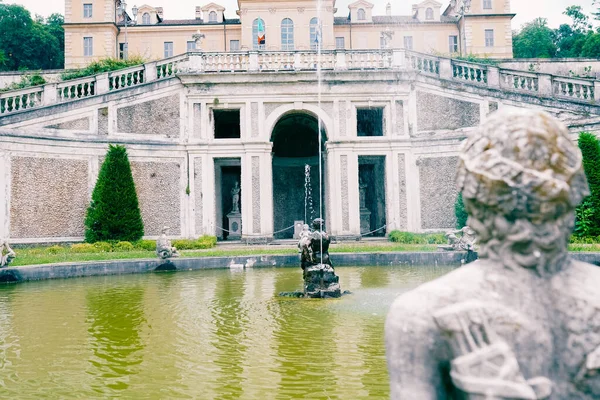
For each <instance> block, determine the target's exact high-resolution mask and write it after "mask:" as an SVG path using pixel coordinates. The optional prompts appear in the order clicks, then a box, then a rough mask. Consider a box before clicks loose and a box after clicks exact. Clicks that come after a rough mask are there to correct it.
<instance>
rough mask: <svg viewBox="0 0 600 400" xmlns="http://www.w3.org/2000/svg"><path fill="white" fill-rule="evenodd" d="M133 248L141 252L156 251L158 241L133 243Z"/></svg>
mask: <svg viewBox="0 0 600 400" xmlns="http://www.w3.org/2000/svg"><path fill="white" fill-rule="evenodd" d="M133 246H134V247H135V248H136V249H139V250H147V251H154V250H156V241H154V240H138V241H137V242H134V243H133Z"/></svg>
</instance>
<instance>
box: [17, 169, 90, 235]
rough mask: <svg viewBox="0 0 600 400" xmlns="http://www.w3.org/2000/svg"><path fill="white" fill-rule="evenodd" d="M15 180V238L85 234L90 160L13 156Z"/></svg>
mask: <svg viewBox="0 0 600 400" xmlns="http://www.w3.org/2000/svg"><path fill="white" fill-rule="evenodd" d="M11 180H12V184H11V203H10V236H11V237H12V238H16V239H19V238H52V237H82V236H83V235H84V232H85V228H84V219H85V213H86V210H87V207H88V205H89V194H88V161H87V160H73V159H60V158H36V157H13V158H12V159H11Z"/></svg>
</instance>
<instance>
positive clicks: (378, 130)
mask: <svg viewBox="0 0 600 400" xmlns="http://www.w3.org/2000/svg"><path fill="white" fill-rule="evenodd" d="M356 134H357V135H358V136H383V107H374V108H357V109H356Z"/></svg>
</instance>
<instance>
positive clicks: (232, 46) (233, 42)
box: [229, 40, 240, 51]
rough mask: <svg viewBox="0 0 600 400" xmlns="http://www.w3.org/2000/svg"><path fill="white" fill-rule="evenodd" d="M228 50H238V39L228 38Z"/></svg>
mask: <svg viewBox="0 0 600 400" xmlns="http://www.w3.org/2000/svg"><path fill="white" fill-rule="evenodd" d="M229 51H240V41H239V40H230V41H229Z"/></svg>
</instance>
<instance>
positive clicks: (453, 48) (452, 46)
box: [448, 35, 458, 54]
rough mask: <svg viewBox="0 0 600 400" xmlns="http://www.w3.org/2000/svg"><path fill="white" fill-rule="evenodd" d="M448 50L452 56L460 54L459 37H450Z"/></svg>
mask: <svg viewBox="0 0 600 400" xmlns="http://www.w3.org/2000/svg"><path fill="white" fill-rule="evenodd" d="M448 46H449V47H448V50H449V52H450V54H452V53H458V36H456V35H452V36H448Z"/></svg>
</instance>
